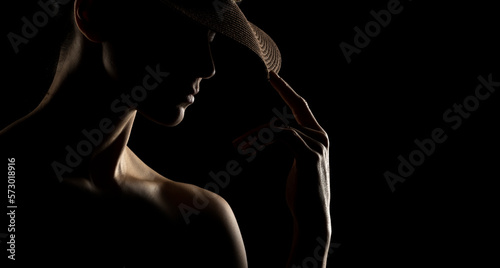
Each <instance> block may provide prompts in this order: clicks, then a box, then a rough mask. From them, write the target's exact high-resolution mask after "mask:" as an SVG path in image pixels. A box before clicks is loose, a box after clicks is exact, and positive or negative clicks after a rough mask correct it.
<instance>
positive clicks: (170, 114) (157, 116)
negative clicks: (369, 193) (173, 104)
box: [138, 107, 186, 127]
mask: <svg viewBox="0 0 500 268" xmlns="http://www.w3.org/2000/svg"><path fill="white" fill-rule="evenodd" d="M138 112H139V113H140V114H142V115H143V116H144V117H146V118H147V119H148V120H150V121H152V122H155V123H156V124H159V125H162V126H166V127H175V126H177V125H179V124H180V123H181V122H182V120H184V113H185V112H186V108H185V107H177V109H175V111H172V110H170V111H162V112H158V111H155V112H151V111H142V110H138Z"/></svg>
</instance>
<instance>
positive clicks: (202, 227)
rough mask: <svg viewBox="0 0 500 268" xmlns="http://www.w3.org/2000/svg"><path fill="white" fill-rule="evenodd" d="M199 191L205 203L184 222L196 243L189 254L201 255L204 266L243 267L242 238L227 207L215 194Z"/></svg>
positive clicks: (244, 256) (244, 255)
mask: <svg viewBox="0 0 500 268" xmlns="http://www.w3.org/2000/svg"><path fill="white" fill-rule="evenodd" d="M201 194H202V195H205V197H206V198H207V200H208V202H209V203H208V204H207V206H206V207H205V208H204V209H203V210H201V211H200V213H199V214H198V215H193V217H192V221H190V223H189V224H188V229H190V230H192V234H193V235H194V237H193V240H194V241H193V242H194V243H196V244H197V245H196V246H195V247H196V250H197V251H198V253H194V254H193V257H201V258H202V260H203V261H202V263H203V265H204V266H205V267H221V268H222V267H231V268H233V267H234V268H236V267H247V266H248V265H247V258H246V252H245V246H244V244H243V238H242V236H241V232H240V229H239V226H238V223H237V221H236V218H235V216H234V213H233V211H232V209H231V207H230V206H229V204H228V203H227V202H226V201H225V200H224V199H223V198H222V197H220V196H218V195H215V194H213V193H211V192H208V193H207V192H203V193H201ZM195 262H196V261H195Z"/></svg>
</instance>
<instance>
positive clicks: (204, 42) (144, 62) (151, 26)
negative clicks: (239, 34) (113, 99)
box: [103, 1, 215, 126]
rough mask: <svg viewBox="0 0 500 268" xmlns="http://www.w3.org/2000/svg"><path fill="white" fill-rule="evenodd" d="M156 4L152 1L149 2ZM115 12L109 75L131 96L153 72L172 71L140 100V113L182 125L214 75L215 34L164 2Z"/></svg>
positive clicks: (107, 45)
mask: <svg viewBox="0 0 500 268" xmlns="http://www.w3.org/2000/svg"><path fill="white" fill-rule="evenodd" d="M150 2H153V3H150ZM123 4H124V5H128V6H124V5H123V6H121V7H119V8H116V9H113V10H111V11H110V13H113V14H111V16H110V17H109V18H114V19H109V21H108V22H106V24H105V25H108V27H107V29H106V30H105V32H104V35H103V36H104V38H103V49H104V59H103V60H104V63H105V66H106V70H107V72H108V74H110V75H111V76H112V77H113V79H114V80H116V81H118V82H119V84H120V85H121V86H122V87H124V88H123V89H121V91H122V92H130V91H131V89H132V88H133V87H135V86H138V85H142V84H143V81H144V79H145V77H146V76H147V75H148V72H147V71H146V67H147V66H149V67H150V70H151V69H152V70H154V71H157V72H161V73H162V74H165V73H168V76H167V77H162V79H161V82H160V83H156V82H158V80H157V81H155V80H154V79H153V78H149V80H150V81H148V82H149V84H153V85H155V84H157V85H156V86H154V87H153V89H151V90H147V96H146V97H141V98H140V101H137V100H135V102H136V103H137V104H138V105H137V110H138V111H139V112H140V113H142V114H144V115H145V116H146V117H148V118H149V119H151V120H153V121H155V122H157V123H160V124H163V125H168V126H174V125H177V124H178V123H180V122H181V121H182V119H183V117H184V111H185V109H186V108H187V106H189V105H190V104H192V102H193V101H194V95H195V94H197V93H198V91H199V86H200V82H201V80H202V79H204V78H205V79H208V78H210V77H212V76H213V75H214V74H215V67H214V63H213V60H212V55H211V51H210V41H211V40H212V39H213V37H214V33H212V32H210V31H209V30H208V29H207V28H205V27H202V26H200V25H198V24H196V23H195V22H192V21H190V20H189V19H188V18H185V17H183V16H182V15H180V14H177V13H175V12H174V11H171V10H170V9H168V8H167V7H166V6H164V5H163V4H161V3H159V1H145V2H141V3H140V4H137V3H136V4H135V5H133V6H132V5H131V4H125V3H123Z"/></svg>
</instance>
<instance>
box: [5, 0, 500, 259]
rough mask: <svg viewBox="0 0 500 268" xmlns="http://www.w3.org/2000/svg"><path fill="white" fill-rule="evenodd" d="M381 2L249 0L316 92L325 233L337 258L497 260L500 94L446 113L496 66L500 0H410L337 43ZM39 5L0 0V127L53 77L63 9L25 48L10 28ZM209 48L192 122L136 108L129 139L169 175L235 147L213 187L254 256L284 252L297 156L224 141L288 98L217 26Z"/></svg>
mask: <svg viewBox="0 0 500 268" xmlns="http://www.w3.org/2000/svg"><path fill="white" fill-rule="evenodd" d="M388 2H389V1H388V0H385V1H352V0H351V1H333V2H318V1H293V2H292V1H281V0H279V1H277V0H267V1H264V0H246V1H244V2H243V3H242V5H241V8H242V10H243V11H244V12H245V14H246V15H247V17H248V19H249V20H250V21H252V22H253V23H254V24H256V25H258V26H259V27H260V28H262V29H263V30H265V31H266V32H267V33H268V34H269V35H270V36H272V37H273V39H274V40H275V41H276V43H277V44H278V46H279V47H280V49H281V53H282V56H283V67H282V71H281V72H280V75H281V76H282V77H283V78H285V79H286V80H287V81H288V82H289V83H290V84H291V85H292V86H293V87H294V88H295V89H296V90H297V91H298V92H299V93H300V94H301V95H302V96H304V97H305V98H306V99H307V100H308V102H309V104H310V107H311V109H312V110H313V112H314V113H315V115H316V117H317V119H318V121H319V122H320V123H321V124H322V125H323V126H324V128H325V129H326V130H327V132H328V133H329V136H330V140H331V170H332V178H331V179H332V185H331V186H332V223H333V237H332V241H333V242H334V243H337V244H340V246H339V247H338V248H337V249H335V251H334V252H333V253H332V254H331V255H330V257H329V264H328V267H357V266H360V265H364V264H369V265H384V266H386V267H407V266H409V265H411V264H420V265H426V266H427V265H430V264H441V265H455V264H462V263H467V264H470V265H475V266H479V265H480V264H483V265H484V264H485V263H493V262H495V261H496V262H498V260H495V259H494V254H495V253H496V252H497V251H498V246H497V244H498V243H496V241H497V238H498V237H497V236H495V235H494V234H493V232H494V231H495V230H496V229H495V226H498V220H497V217H494V216H495V214H497V212H498V206H497V204H498V197H497V196H498V195H497V194H496V192H497V191H496V188H495V187H494V185H496V184H495V182H496V181H497V180H498V179H499V177H500V176H499V172H498V166H499V165H498V160H499V158H498V142H497V137H498V134H499V132H498V128H497V124H498V119H499V117H498V115H499V109H498V104H499V101H498V96H497V95H498V93H494V94H492V95H491V97H490V98H488V99H487V100H485V101H481V102H480V104H479V108H478V109H477V111H474V112H473V113H472V114H471V116H470V118H468V119H466V120H464V121H463V123H462V125H461V126H460V127H459V128H458V129H457V130H452V129H451V128H450V124H447V123H445V122H444V121H443V118H442V117H443V114H444V112H445V111H446V110H447V109H450V108H452V107H453V104H454V103H463V101H464V99H465V98H466V97H467V96H469V95H473V94H474V89H475V88H476V86H477V85H478V83H479V82H478V80H477V77H478V76H480V75H482V76H484V77H487V76H488V75H489V74H492V76H493V80H495V81H500V68H499V66H498V60H499V58H500V57H499V56H500V55H499V49H498V47H499V44H500V41H499V38H498V35H499V34H498V25H499V19H498V9H497V8H495V6H494V4H490V3H488V2H487V1H475V2H474V3H471V2H460V3H459V2H457V1H454V2H447V3H441V2H440V3H437V1H423V0H421V1H419V0H413V1H408V0H404V1H401V6H402V7H403V10H402V12H401V13H400V14H397V15H393V16H392V20H391V22H390V23H389V25H388V26H387V27H385V28H383V29H382V30H381V32H380V34H378V35H377V36H375V37H373V38H372V39H371V42H370V44H369V45H368V46H367V47H365V48H363V49H361V53H360V54H353V55H352V62H351V63H349V64H348V63H347V62H346V59H345V58H344V55H343V54H342V52H341V50H340V48H339V44H340V43H341V42H347V43H349V44H351V45H352V44H353V38H354V35H355V32H354V30H353V28H354V27H356V26H358V27H360V28H362V29H363V28H364V26H365V24H366V23H367V22H369V21H371V20H373V17H372V16H371V15H370V11H371V10H375V11H379V10H381V9H386V8H387V3H388ZM38 10H39V7H38V5H37V4H36V1H15V2H14V1H9V2H7V3H2V20H3V22H2V28H3V32H2V36H4V38H3V39H2V46H5V47H4V48H3V49H2V67H3V68H2V75H4V77H3V79H2V84H1V95H0V96H1V97H0V100H1V102H0V114H1V117H0V127H2V128H3V127H4V126H6V125H7V124H8V123H9V122H11V121H13V120H15V119H17V118H19V117H20V116H22V115H24V114H26V113H27V112H29V111H30V110H31V109H33V108H34V107H36V104H37V103H38V102H39V101H40V100H41V98H42V97H43V95H44V93H45V91H46V90H47V88H48V86H49V85H50V82H51V73H52V68H53V64H54V63H53V58H54V56H55V54H54V53H56V51H57V46H56V45H54V43H55V42H54V40H55V39H56V38H55V37H54V35H56V33H55V30H53V29H54V28H56V26H57V23H58V22H57V21H55V22H53V21H51V22H50V23H49V24H48V25H47V26H46V27H44V28H43V29H41V30H40V33H39V34H38V35H37V36H36V37H35V38H33V39H32V40H30V42H29V44H27V45H22V46H21V50H20V52H19V53H18V54H15V53H14V52H13V50H12V48H11V47H10V45H9V42H8V39H7V37H6V36H7V33H9V32H16V33H19V32H20V28H21V26H22V22H21V20H20V18H21V17H22V16H28V17H30V16H32V14H33V13H34V12H36V11H38ZM213 50H214V56H215V64H216V68H217V75H216V76H215V77H214V78H213V79H211V80H209V81H204V82H203V83H202V91H201V93H200V94H199V95H198V96H197V100H196V103H195V104H194V105H193V106H192V107H190V108H189V109H188V112H187V114H186V115H187V116H186V119H185V121H184V122H183V123H182V124H181V125H179V126H178V127H176V128H164V127H160V126H157V125H154V124H153V123H150V122H148V121H146V120H145V119H143V118H142V117H140V116H139V117H138V118H137V121H136V126H135V127H134V130H133V133H132V137H131V140H130V147H131V148H132V150H134V151H135V152H136V153H137V154H138V155H139V156H140V157H141V158H143V159H144V161H145V162H146V163H148V164H149V165H150V166H151V167H153V168H154V169H155V170H157V171H158V172H160V173H161V174H163V175H165V176H167V177H168V178H172V179H174V180H179V181H185V182H189V183H194V184H196V185H199V186H201V187H203V186H204V185H206V184H207V183H208V182H210V181H211V179H210V177H209V175H208V174H209V172H210V171H214V172H216V173H217V172H219V171H221V170H224V169H225V165H226V163H227V162H228V161H231V160H236V161H238V162H240V163H242V168H243V172H242V173H241V174H240V175H238V176H233V177H231V182H230V184H229V186H228V187H225V188H224V189H221V191H220V194H221V195H222V196H223V197H224V198H226V199H227V200H228V202H229V203H230V204H231V205H232V207H233V210H234V212H235V214H236V217H237V218H238V221H239V224H240V228H241V230H242V234H243V237H244V240H245V243H246V247H247V251H248V255H249V261H250V266H251V267H253V266H255V267H257V266H259V267H276V266H277V265H279V264H280V263H281V262H282V260H283V259H284V258H286V255H287V250H288V248H287V244H288V239H290V238H289V237H290V224H289V221H290V216H289V214H288V212H287V209H286V205H285V202H284V181H285V179H286V173H287V169H288V167H289V164H290V160H291V158H290V156H289V153H288V152H287V150H286V148H284V147H282V146H280V145H273V146H269V147H268V148H267V149H266V150H264V151H262V152H260V153H259V154H258V156H257V158H256V159H255V160H254V161H251V163H245V160H244V157H243V156H241V155H238V153H237V152H236V151H235V150H234V148H233V147H232V145H231V141H232V140H233V139H234V138H236V137H238V136H239V135H241V134H243V133H244V132H246V131H248V130H250V129H252V128H254V127H256V126H258V125H260V124H264V123H268V122H269V120H270V119H271V118H272V117H273V113H272V109H273V108H277V109H278V110H281V109H282V107H283V106H284V103H283V102H282V101H281V100H280V99H279V98H278V96H277V94H276V93H275V92H274V91H273V89H272V88H271V87H270V86H269V85H268V84H267V82H266V77H265V76H262V70H261V69H259V68H262V66H260V65H259V62H258V61H257V60H256V59H255V57H253V55H251V54H250V53H248V51H246V49H244V48H242V47H238V46H234V45H233V44H231V43H230V42H228V41H227V40H224V38H221V37H219V36H218V37H217V38H216V41H215V43H214V48H213ZM68 120H71V119H70V118H69V119H68ZM436 128H442V129H444V130H445V132H446V134H447V137H448V138H447V140H446V141H445V142H444V143H442V144H440V145H437V147H436V150H435V152H434V154H432V155H431V156H429V157H427V158H426V159H425V162H424V163H423V164H422V165H421V166H420V167H417V168H416V169H415V172H414V173H413V174H412V175H411V176H410V177H408V178H407V179H406V181H405V182H404V183H400V184H397V185H396V191H395V192H394V193H393V192H391V190H390V188H389V186H388V184H387V182H386V180H385V178H384V176H383V174H384V172H386V171H391V172H394V173H396V172H397V168H398V164H399V161H398V156H399V155H402V156H403V157H405V158H407V157H408V155H409V154H410V152H412V151H413V150H415V149H416V148H417V147H416V145H415V144H414V142H413V141H414V140H415V139H419V140H422V139H426V138H430V137H431V132H432V131H433V130H434V129H436ZM180 144H181V145H182V146H180ZM0 149H1V148H0ZM159 152H162V153H161V154H160V153H159ZM164 152H168V154H167V156H165V154H164ZM159 155H161V157H159ZM243 163H245V164H243ZM18 167H19V170H20V171H19V172H22V168H29V167H23V166H22V163H18ZM19 176H22V173H21V175H19ZM19 179H22V178H19ZM18 224H19V225H21V226H22V225H24V224H26V225H27V224H28V223H18ZM0 230H3V227H2V229H0ZM0 232H2V231H0ZM2 243H3V241H2ZM2 248H4V247H3V246H2ZM2 256H4V253H2ZM54 257H57V254H55V256H54ZM2 258H3V257H2ZM259 259H261V260H268V261H266V263H265V264H260V263H259Z"/></svg>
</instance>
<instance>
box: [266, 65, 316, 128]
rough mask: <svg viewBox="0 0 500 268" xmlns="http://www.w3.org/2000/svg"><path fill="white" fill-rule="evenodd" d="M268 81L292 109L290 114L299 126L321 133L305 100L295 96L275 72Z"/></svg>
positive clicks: (291, 89)
mask: <svg viewBox="0 0 500 268" xmlns="http://www.w3.org/2000/svg"><path fill="white" fill-rule="evenodd" d="M269 81H270V82H271V85H272V86H273V87H274V88H275V89H276V91H277V92H278V93H279V94H280V96H281V98H282V99H283V100H284V101H285V102H286V104H287V105H288V106H289V107H290V109H292V113H293V115H294V116H295V119H296V120H297V122H298V123H299V124H300V125H302V126H304V127H308V128H312V129H315V130H321V131H323V128H322V127H321V126H320V125H319V123H318V121H317V120H316V118H315V117H314V115H313V113H312V112H311V110H310V109H309V105H308V104H307V102H306V100H305V99H304V98H302V97H301V96H300V95H299V94H297V92H295V90H293V88H292V87H291V86H290V85H288V83H287V82H285V80H283V79H282V78H281V77H279V76H278V74H276V73H275V72H271V73H270V80H269Z"/></svg>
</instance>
